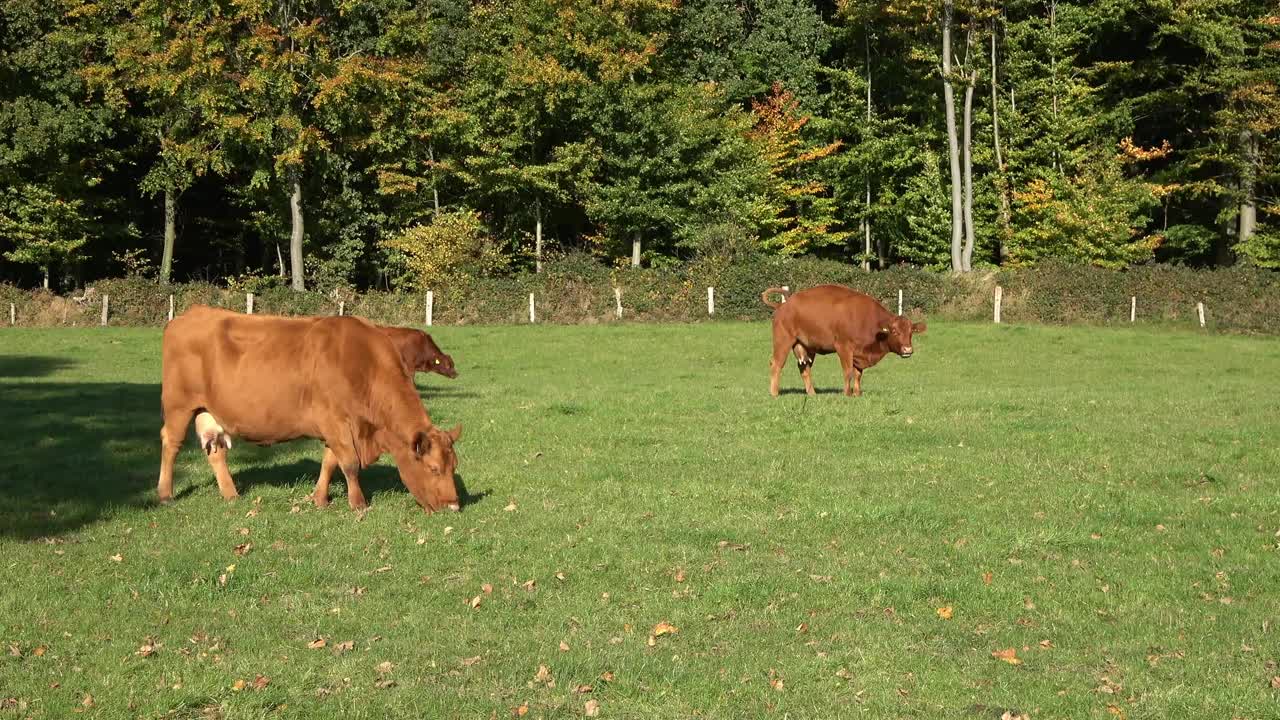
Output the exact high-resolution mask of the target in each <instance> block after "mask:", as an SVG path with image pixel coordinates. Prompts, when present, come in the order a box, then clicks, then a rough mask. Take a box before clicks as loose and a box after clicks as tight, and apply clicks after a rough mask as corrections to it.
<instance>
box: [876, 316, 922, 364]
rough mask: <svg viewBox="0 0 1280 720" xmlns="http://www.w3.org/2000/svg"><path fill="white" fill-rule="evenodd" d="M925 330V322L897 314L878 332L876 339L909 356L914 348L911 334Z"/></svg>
mask: <svg viewBox="0 0 1280 720" xmlns="http://www.w3.org/2000/svg"><path fill="white" fill-rule="evenodd" d="M924 331H925V324H924V323H922V322H921V323H913V322H911V320H910V319H909V318H907V317H906V316H904V315H895V316H893V319H891V320H889V322H888V323H887V324H886V325H884V326H882V327H881V328H880V330H879V332H877V333H876V339H877V340H879V341H881V342H883V343H884V344H885V345H887V346H888V347H889V351H890V352H894V353H897V354H898V355H900V356H902V357H904V358H909V357H911V352H912V349H913V348H912V347H911V336H912V335H913V334H914V333H922V332H924Z"/></svg>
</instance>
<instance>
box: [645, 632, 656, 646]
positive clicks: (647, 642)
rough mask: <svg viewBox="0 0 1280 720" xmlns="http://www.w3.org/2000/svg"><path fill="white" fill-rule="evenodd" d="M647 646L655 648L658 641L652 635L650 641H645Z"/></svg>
mask: <svg viewBox="0 0 1280 720" xmlns="http://www.w3.org/2000/svg"><path fill="white" fill-rule="evenodd" d="M645 644H647V645H648V646H649V647H653V646H654V645H657V644H658V640H657V638H655V637H654V636H652V635H650V636H649V639H648V640H646V641H645Z"/></svg>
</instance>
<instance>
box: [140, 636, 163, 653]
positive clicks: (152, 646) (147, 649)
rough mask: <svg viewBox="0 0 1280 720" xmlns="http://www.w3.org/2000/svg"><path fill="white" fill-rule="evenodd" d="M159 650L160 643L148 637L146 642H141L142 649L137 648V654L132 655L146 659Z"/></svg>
mask: <svg viewBox="0 0 1280 720" xmlns="http://www.w3.org/2000/svg"><path fill="white" fill-rule="evenodd" d="M159 649H160V643H158V642H156V639H155V638H151V637H149V638H147V639H146V640H143V641H142V647H140V648H138V652H136V653H134V654H135V655H141V656H142V657H144V658H147V657H151V656H152V655H155V654H156V651H157V650H159Z"/></svg>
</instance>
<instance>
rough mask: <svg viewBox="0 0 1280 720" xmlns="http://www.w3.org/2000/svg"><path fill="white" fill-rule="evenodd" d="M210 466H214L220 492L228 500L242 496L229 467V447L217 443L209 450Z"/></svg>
mask: <svg viewBox="0 0 1280 720" xmlns="http://www.w3.org/2000/svg"><path fill="white" fill-rule="evenodd" d="M208 458H209V467H211V468H213V476H214V477H215V478H217V480H218V492H219V493H221V494H222V497H223V498H224V499H226V500H235V499H236V498H238V497H240V493H239V492H236V483H235V481H234V480H232V479H231V471H230V470H228V469H227V449H226V448H225V447H223V446H222V445H220V444H215V445H214V446H213V450H210V451H209V455H208Z"/></svg>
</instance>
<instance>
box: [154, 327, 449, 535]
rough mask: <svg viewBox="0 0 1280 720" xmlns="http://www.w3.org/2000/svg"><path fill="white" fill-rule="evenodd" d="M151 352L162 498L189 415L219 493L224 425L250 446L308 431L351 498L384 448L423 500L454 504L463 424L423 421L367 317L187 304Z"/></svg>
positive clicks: (169, 493) (226, 484) (356, 503)
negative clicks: (159, 418) (160, 416)
mask: <svg viewBox="0 0 1280 720" xmlns="http://www.w3.org/2000/svg"><path fill="white" fill-rule="evenodd" d="M161 357H162V359H161V375H162V381H161V389H160V404H161V409H162V411H163V413H164V426H163V427H162V428H161V430H160V440H161V446H162V449H161V456H160V480H159V483H158V486H157V492H158V494H159V497H160V501H161V502H169V501H171V500H172V499H173V465H174V460H175V459H176V458H177V455H178V450H179V449H180V448H181V446H182V441H183V439H184V438H185V436H186V432H187V426H188V425H190V423H191V421H192V418H195V419H196V426H197V433H198V434H199V435H200V443H201V446H202V448H203V449H204V450H205V452H206V454H207V455H208V459H209V465H210V466H211V467H212V468H213V472H214V475H215V476H216V477H217V481H218V490H219V491H220V492H221V494H222V496H223V497H224V498H228V499H231V498H235V497H237V495H238V493H237V491H236V486H235V482H234V481H233V480H232V479H231V473H230V472H229V471H228V470H227V451H228V449H229V448H230V447H231V438H232V437H233V436H234V437H237V438H241V439H243V440H247V441H249V442H252V443H256V444H259V445H271V444H274V443H278V442H284V441H286V440H293V439H296V438H302V437H312V438H319V439H321V440H323V441H324V444H325V452H324V462H323V464H322V471H323V469H324V468H325V467H328V468H330V469H332V468H333V467H338V468H341V469H342V472H343V475H345V476H346V479H347V488H348V493H347V498H348V502H349V503H350V505H351V507H352V508H353V509H354V508H361V507H364V506H365V504H366V503H365V498H364V494H363V492H361V490H360V481H359V472H360V470H361V469H363V468H365V467H368V466H369V465H372V464H373V463H374V462H376V461H377V459H378V458H379V457H380V456H381V455H383V454H386V453H389V454H391V456H392V457H393V458H395V461H396V466H397V468H398V469H399V471H400V479H401V481H402V482H403V483H404V484H405V486H406V487H407V488H408V489H409V492H411V493H412V494H413V497H414V499H415V500H417V501H418V504H419V505H421V506H422V507H423V509H425V510H427V511H432V510H440V509H446V508H447V509H450V510H457V509H459V502H458V491H457V485H456V484H455V480H454V469H455V467H456V465H457V454H456V452H455V451H454V443H456V442H457V441H458V438H459V436H460V434H461V430H462V428H461V426H459V427H456V428H454V429H453V430H448V431H445V430H441V429H440V428H437V427H435V426H434V425H433V424H432V422H431V418H430V417H428V415H427V411H426V408H424V407H423V406H422V401H421V399H420V398H419V397H418V392H417V389H416V388H414V386H413V381H412V376H411V375H409V376H406V369H405V363H404V360H403V359H402V358H401V356H400V353H399V351H398V350H397V348H396V346H395V345H394V344H393V343H392V341H391V339H390V338H389V337H388V336H387V334H386V333H384V332H383V331H382V330H380V329H379V328H378V327H377V326H375V325H373V324H372V323H369V322H368V321H365V320H362V319H359V318H354V317H303V318H287V317H275V316H270V315H241V314H240V313H235V312H230V311H228V310H220V309H216V308H210V307H206V306H203V305H197V306H195V307H192V308H191V309H189V310H188V311H186V312H185V313H183V314H182V315H180V316H178V317H177V318H175V319H174V320H173V321H172V322H170V323H169V325H168V326H167V327H166V328H165V331H164V338H163V341H162V342H161ZM326 490H327V483H326ZM317 500H318V499H317ZM326 501H327V497H326Z"/></svg>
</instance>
